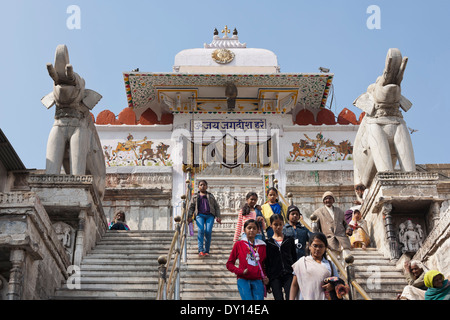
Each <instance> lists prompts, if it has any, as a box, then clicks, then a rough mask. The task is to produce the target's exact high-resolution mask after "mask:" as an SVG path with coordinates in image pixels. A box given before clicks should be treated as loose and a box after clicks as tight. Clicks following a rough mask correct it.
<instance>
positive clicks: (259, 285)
mask: <svg viewBox="0 0 450 320" xmlns="http://www.w3.org/2000/svg"><path fill="white" fill-rule="evenodd" d="M237 286H238V289H239V294H240V295H241V299H242V300H264V283H263V282H262V280H246V279H238V280H237Z"/></svg>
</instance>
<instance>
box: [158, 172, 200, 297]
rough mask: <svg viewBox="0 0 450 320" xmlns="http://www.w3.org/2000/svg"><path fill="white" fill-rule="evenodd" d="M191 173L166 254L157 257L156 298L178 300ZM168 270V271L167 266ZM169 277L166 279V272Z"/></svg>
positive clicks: (184, 259)
mask: <svg viewBox="0 0 450 320" xmlns="http://www.w3.org/2000/svg"><path fill="white" fill-rule="evenodd" d="M190 182H191V173H190V171H188V178H187V179H186V193H185V194H184V195H182V196H181V200H182V206H181V211H182V212H181V216H176V217H175V218H174V221H175V234H174V236H173V238H172V242H171V244H170V248H169V252H168V254H167V256H160V257H159V258H158V264H159V281H158V291H157V293H156V300H171V299H174V300H180V264H181V260H183V262H186V251H187V241H186V238H187V233H188V222H187V213H188V206H189V202H190V200H191V195H192V187H191V183H190ZM170 266H172V267H171V268H170V272H169V267H170ZM168 272H169V278H168V279H167V273H168Z"/></svg>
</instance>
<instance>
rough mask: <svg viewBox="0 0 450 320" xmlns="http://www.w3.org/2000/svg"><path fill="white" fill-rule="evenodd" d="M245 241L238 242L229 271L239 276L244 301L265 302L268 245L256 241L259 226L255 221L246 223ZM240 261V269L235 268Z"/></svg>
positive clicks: (229, 261) (238, 280)
mask: <svg viewBox="0 0 450 320" xmlns="http://www.w3.org/2000/svg"><path fill="white" fill-rule="evenodd" d="M244 233H245V235H246V236H247V238H246V239H245V240H240V241H237V242H236V243H235V244H234V246H233V250H231V254H230V257H229V258H228V261H227V264H226V266H227V269H228V270H230V271H231V272H233V273H235V274H236V275H237V286H238V289H239V294H240V295H241V299H242V300H264V296H265V286H266V285H267V284H268V283H269V279H268V278H267V276H266V273H265V270H264V260H265V259H266V244H265V242H264V241H262V240H259V239H256V238H255V237H256V234H257V233H258V226H257V225H256V221H255V220H254V219H250V220H247V221H246V222H245V223H244ZM237 259H239V267H236V266H235V263H236V260H237Z"/></svg>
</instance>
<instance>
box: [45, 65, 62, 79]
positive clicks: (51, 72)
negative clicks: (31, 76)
mask: <svg viewBox="0 0 450 320" xmlns="http://www.w3.org/2000/svg"><path fill="white" fill-rule="evenodd" d="M47 70H48V74H49V75H50V77H51V78H52V79H53V81H54V82H55V83H58V81H59V77H58V73H56V70H55V68H54V67H53V65H52V64H51V63H47Z"/></svg>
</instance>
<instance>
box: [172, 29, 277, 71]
mask: <svg viewBox="0 0 450 320" xmlns="http://www.w3.org/2000/svg"><path fill="white" fill-rule="evenodd" d="M225 30H227V28H226V27H225ZM222 32H224V31H222ZM173 70H174V72H179V73H219V74H224V73H233V74H236V73H237V74H239V73H243V74H252V73H253V74H271V73H278V72H279V66H278V59H277V56H276V55H275V54H274V53H273V52H272V51H270V50H267V49H258V48H247V46H246V44H245V43H244V44H242V43H240V42H239V39H238V36H237V31H236V29H235V34H234V35H233V36H232V37H228V36H227V35H225V36H224V37H222V38H220V37H219V36H218V35H217V30H215V35H214V37H213V41H212V42H211V43H210V44H204V48H195V49H186V50H182V51H180V52H179V53H178V54H177V55H176V56H175V63H174V66H173Z"/></svg>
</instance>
